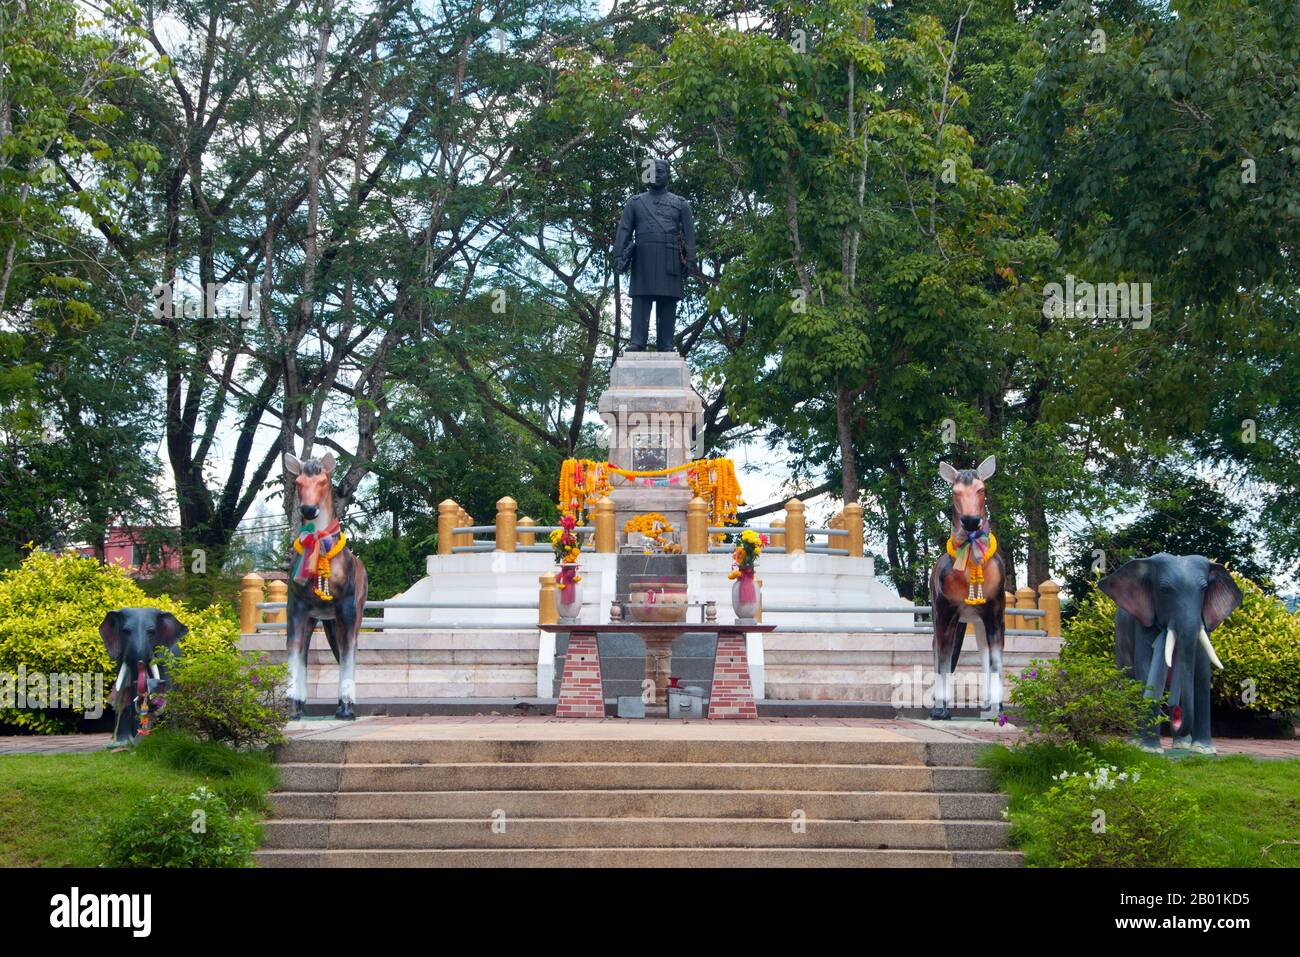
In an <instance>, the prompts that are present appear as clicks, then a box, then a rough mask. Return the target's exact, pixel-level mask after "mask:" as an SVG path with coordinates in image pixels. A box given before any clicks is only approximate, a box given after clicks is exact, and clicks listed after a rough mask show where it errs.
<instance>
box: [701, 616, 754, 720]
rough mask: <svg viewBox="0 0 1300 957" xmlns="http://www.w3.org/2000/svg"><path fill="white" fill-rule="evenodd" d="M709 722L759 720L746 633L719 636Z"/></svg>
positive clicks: (721, 634) (710, 698)
mask: <svg viewBox="0 0 1300 957" xmlns="http://www.w3.org/2000/svg"><path fill="white" fill-rule="evenodd" d="M709 717H710V718H751V719H752V718H757V717H758V709H757V708H756V707H755V706H754V683H753V681H752V680H751V679H750V677H749V656H748V655H747V654H746V653H745V633H744V632H720V633H719V634H718V653H717V657H716V658H714V661H713V687H712V688H711V689H710V691H709Z"/></svg>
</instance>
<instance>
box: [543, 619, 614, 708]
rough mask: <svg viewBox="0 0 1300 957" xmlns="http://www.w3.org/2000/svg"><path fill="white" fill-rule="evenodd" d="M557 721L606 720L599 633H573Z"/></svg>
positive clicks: (566, 657) (566, 660)
mask: <svg viewBox="0 0 1300 957" xmlns="http://www.w3.org/2000/svg"><path fill="white" fill-rule="evenodd" d="M555 716H556V717H557V718H603V717H605V692H604V688H603V686H602V684H601V680H600V653H599V651H598V650H597V649H596V633H595V632H592V631H571V632H569V648H568V651H567V652H566V653H565V655H564V676H563V677H562V678H561V679H560V700H559V701H558V702H556V705H555Z"/></svg>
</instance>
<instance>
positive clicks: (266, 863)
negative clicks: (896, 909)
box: [254, 847, 1024, 868]
mask: <svg viewBox="0 0 1300 957" xmlns="http://www.w3.org/2000/svg"><path fill="white" fill-rule="evenodd" d="M254 856H255V858H256V859H257V863H258V866H259V867H695V868H699V867H728V868H753V867H1019V866H1020V865H1021V864H1022V863H1023V861H1024V857H1023V855H1022V854H1020V853H1019V852H1017V851H921V850H896V851H882V850H874V849H872V850H864V849H858V848H797V847H785V848H774V847H773V848H738V847H694V848H661V847H649V848H644V847H601V848H590V847H581V848H564V849H563V850H547V849H537V848H501V849H475V850H464V849H454V850H419V851H413V850H402V851H399V850H364V851H363V850H350V851H314V850H274V851H272V850H268V851H258V852H257V853H256V854H255V855H254Z"/></svg>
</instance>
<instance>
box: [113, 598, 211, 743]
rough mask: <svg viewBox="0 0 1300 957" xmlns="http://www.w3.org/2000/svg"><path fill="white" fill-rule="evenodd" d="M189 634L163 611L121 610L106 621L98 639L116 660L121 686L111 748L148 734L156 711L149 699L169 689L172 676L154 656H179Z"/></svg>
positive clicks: (115, 690)
mask: <svg viewBox="0 0 1300 957" xmlns="http://www.w3.org/2000/svg"><path fill="white" fill-rule="evenodd" d="M188 630H189V629H188V628H186V627H185V626H184V625H182V624H181V623H180V622H179V621H177V619H176V616H175V615H173V614H172V613H171V612H169V611H162V610H161V609H158V608H119V609H118V610H117V611H110V612H109V613H108V614H107V615H105V616H104V621H103V623H102V624H100V626H99V637H100V638H102V639H104V647H105V648H106V649H107V650H108V656H109V657H110V658H112V659H113V663H114V665H115V668H114V669H113V673H114V674H115V675H116V680H115V681H114V683H113V692H112V694H110V695H109V699H108V700H109V703H111V704H112V705H113V710H114V711H115V712H116V713H117V720H116V721H115V722H114V725H113V741H112V743H111V744H110V745H109V747H113V748H117V747H122V746H123V745H129V744H134V743H135V742H136V740H137V739H138V736H139V735H140V733H141V730H142V728H143V731H144V733H145V734H148V732H149V727H148V724H149V720H150V715H151V713H152V712H153V710H154V709H153V707H152V706H151V704H150V701H149V698H150V696H151V695H154V694H158V693H160V692H161V691H163V690H164V689H165V688H166V687H167V675H166V674H165V673H164V672H163V671H162V670H161V669H160V667H159V666H158V665H157V664H156V663H155V662H154V660H153V659H154V652H155V650H156V649H158V648H159V647H162V648H166V649H167V650H168V651H170V652H171V653H172V654H173V655H177V656H179V655H180V640H181V638H182V637H183V636H184V635H185V633H186V632H187V631H188Z"/></svg>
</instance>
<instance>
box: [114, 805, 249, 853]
mask: <svg viewBox="0 0 1300 957" xmlns="http://www.w3.org/2000/svg"><path fill="white" fill-rule="evenodd" d="M100 841H101V843H102V844H103V846H104V860H103V864H104V866H106V867H252V866H253V851H255V850H256V849H257V824H256V822H254V821H253V819H252V818H251V817H250V816H249V815H246V814H232V813H231V811H230V808H229V806H228V805H227V804H226V802H225V801H224V800H222V799H221V798H220V797H219V796H218V795H216V794H214V793H213V792H212V791H210V790H209V789H208V788H206V787H198V788H195V789H194V790H193V791H192V792H190V793H189V794H176V793H163V794H155V795H153V796H151V797H150V798H148V799H147V800H145V801H143V802H142V803H140V804H138V805H136V806H135V807H133V808H131V809H129V810H127V811H126V812H125V813H123V814H121V815H119V816H118V817H116V818H114V819H112V820H110V821H109V822H108V823H107V824H105V825H104V826H103V827H102V828H101V829H100Z"/></svg>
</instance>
